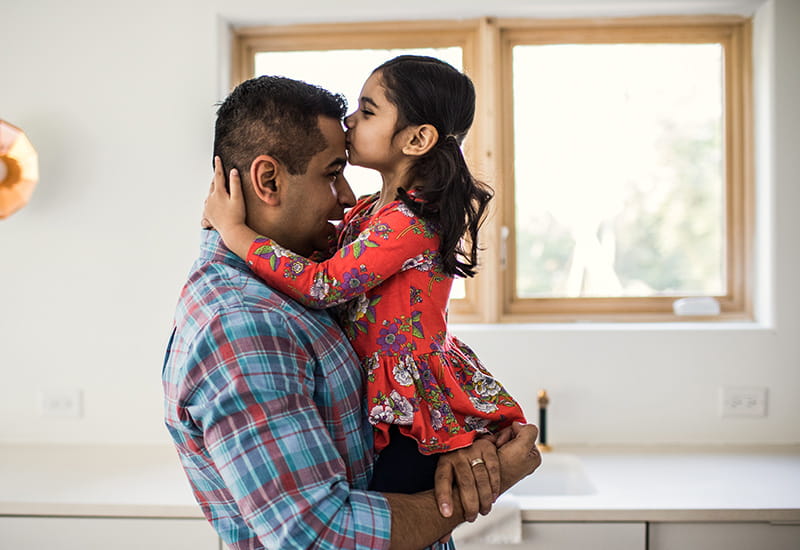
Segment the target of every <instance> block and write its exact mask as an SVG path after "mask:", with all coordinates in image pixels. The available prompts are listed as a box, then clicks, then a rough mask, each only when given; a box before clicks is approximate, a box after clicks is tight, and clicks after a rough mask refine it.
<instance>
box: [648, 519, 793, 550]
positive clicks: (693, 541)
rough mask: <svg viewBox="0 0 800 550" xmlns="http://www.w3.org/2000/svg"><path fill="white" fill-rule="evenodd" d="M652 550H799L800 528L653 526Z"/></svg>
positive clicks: (755, 525)
mask: <svg viewBox="0 0 800 550" xmlns="http://www.w3.org/2000/svg"><path fill="white" fill-rule="evenodd" d="M648 540H649V543H650V546H649V549H650V550H752V549H753V548H758V550H797V549H798V548H800V525H780V524H769V523H651V524H650V532H649V536H648Z"/></svg>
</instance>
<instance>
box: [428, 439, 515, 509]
mask: <svg viewBox="0 0 800 550" xmlns="http://www.w3.org/2000/svg"><path fill="white" fill-rule="evenodd" d="M454 478H455V479H454ZM434 480H435V481H434V485H435V486H434V491H435V493H436V501H437V502H438V503H439V511H440V512H441V514H442V516H444V517H450V516H451V515H452V512H453V510H452V491H453V485H454V483H455V484H456V485H457V487H458V491H459V495H460V496H461V506H462V507H463V508H464V518H465V519H466V520H467V521H475V519H477V517H478V512H479V511H480V513H481V514H482V515H486V514H488V513H489V512H490V511H491V509H492V504H494V501H495V500H497V497H498V496H499V494H500V462H499V460H498V458H497V448H496V447H495V445H494V443H493V442H492V441H490V440H489V439H476V440H475V442H474V443H473V444H472V445H471V446H470V447H467V448H465V449H459V450H457V451H453V452H450V453H445V454H443V455H442V456H441V457H440V458H439V464H438V466H437V467H436V474H435V477H434Z"/></svg>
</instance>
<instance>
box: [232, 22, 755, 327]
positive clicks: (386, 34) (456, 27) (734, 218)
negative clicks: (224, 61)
mask: <svg viewBox="0 0 800 550" xmlns="http://www.w3.org/2000/svg"><path fill="white" fill-rule="evenodd" d="M620 42H629V43H709V42H712V43H719V44H721V46H722V48H723V52H724V61H723V63H724V68H723V74H724V78H725V82H724V89H725V111H724V113H725V114H724V116H725V121H724V130H723V131H724V147H725V202H726V204H725V215H726V222H727V223H726V227H725V235H726V259H727V265H726V277H727V281H726V283H727V285H726V286H727V293H726V294H725V295H724V296H716V298H717V299H718V300H719V302H720V306H721V310H722V313H721V314H720V315H717V316H714V317H709V318H697V317H679V316H676V315H674V313H673V311H672V303H673V301H674V300H676V299H677V298H680V296H672V297H647V298H636V297H621V298H525V299H523V298H519V297H517V296H516V295H515V290H514V289H515V281H514V278H515V274H516V269H515V258H514V250H515V241H514V231H513V228H514V227H515V224H514V211H515V209H514V169H513V166H514V163H513V151H514V144H513V112H512V110H513V97H512V85H511V82H512V80H511V76H512V74H511V72H512V59H511V57H512V55H511V52H512V48H513V46H515V45H518V44H560V43H573V44H575V43H595V44H600V43H620ZM452 46H457V47H460V48H462V51H463V62H464V71H465V72H466V73H467V74H469V75H470V77H471V78H472V80H473V82H474V83H475V88H476V92H477V105H476V116H475V124H474V126H473V131H472V132H471V133H470V136H469V138H468V140H467V143H466V147H465V154H466V157H467V160H468V162H469V163H470V166H471V167H472V168H473V171H474V172H475V174H476V176H477V177H479V178H480V179H483V180H485V181H488V182H489V183H490V184H491V185H492V186H493V187H494V190H495V200H494V201H492V202H493V205H492V207H491V210H490V215H489V218H488V220H487V222H486V224H485V225H484V228H483V230H482V233H481V248H482V249H483V252H482V255H481V264H482V268H481V271H480V273H479V275H478V276H477V277H475V278H474V279H470V280H468V281H467V285H466V298H464V299H459V300H451V304H450V320H451V321H453V322H462V323H474V322H483V323H497V322H501V323H507V322H517V323H518V322H526V323H528V322H572V321H581V320H589V321H609V322H652V321H661V322H663V321H687V320H688V321H697V320H704V321H705V320H713V321H724V320H744V319H752V286H753V266H752V257H753V254H752V243H753V231H754V219H753V215H754V195H755V193H754V176H753V143H752V139H753V137H752V136H753V128H752V91H751V86H752V67H751V63H752V61H751V50H750V48H751V23H750V20H749V19H746V18H743V17H738V16H686V17H674V16H670V17H636V18H624V19H619V18H613V19H607V18H603V19H570V20H543V19H491V18H482V19H475V20H465V21H393V22H378V23H375V22H371V23H344V24H342V23H337V24H314V25H287V26H262V27H249V28H239V29H234V32H233V44H232V57H233V59H232V64H231V82H232V84H234V85H235V84H237V83H239V82H241V81H242V80H245V79H247V78H249V77H250V76H251V75H253V74H254V70H255V68H254V67H255V54H256V53H257V52H259V51H302V50H327V49H349V48H354V49H360V48H381V49H383V48H418V47H452ZM504 228H509V230H505V229H504ZM504 232H505V233H506V235H504Z"/></svg>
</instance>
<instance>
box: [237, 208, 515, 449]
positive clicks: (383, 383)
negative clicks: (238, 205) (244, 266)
mask: <svg viewBox="0 0 800 550" xmlns="http://www.w3.org/2000/svg"><path fill="white" fill-rule="evenodd" d="M376 199H377V195H375V196H372V197H367V198H365V199H362V200H360V201H359V202H358V204H356V206H355V207H354V208H352V209H351V210H350V211H349V212H348V213H347V216H346V217H345V220H344V222H343V227H344V229H343V231H342V233H341V235H340V236H339V246H340V247H341V248H340V249H339V250H338V252H336V253H335V254H334V256H333V257H332V258H330V259H328V260H325V261H322V262H313V261H311V260H308V259H306V258H304V257H302V256H299V255H297V254H294V253H293V252H290V251H289V250H286V249H284V248H282V247H280V246H278V245H277V244H276V243H275V242H273V241H271V240H270V239H267V238H264V237H259V238H258V239H256V240H255V241H254V242H253V244H252V245H251V247H250V251H249V253H248V255H247V261H248V264H249V265H250V267H251V269H252V270H253V271H254V272H255V273H256V274H257V275H258V276H259V277H260V278H262V279H264V280H265V281H266V282H267V283H268V284H269V285H270V286H272V287H274V288H277V289H279V290H282V291H284V292H286V293H287V294H289V295H291V296H293V297H295V298H296V299H297V300H298V301H300V302H301V303H303V304H304V305H306V306H308V307H312V308H328V307H332V306H335V305H340V304H343V305H342V306H341V307H340V308H339V311H338V313H339V317H340V322H341V324H342V326H343V328H344V331H345V334H347V337H348V338H349V339H350V341H351V343H352V345H353V348H354V349H355V351H356V353H357V354H358V355H359V357H360V358H361V360H362V364H363V367H364V369H365V371H366V373H367V400H368V406H369V408H370V415H369V418H370V422H371V423H372V424H373V425H374V426H375V429H376V432H375V449H376V450H377V451H379V452H380V451H381V450H382V449H383V448H384V447H385V446H386V445H387V444H388V442H389V425H390V424H397V425H398V428H399V429H400V431H401V432H402V433H404V434H406V435H409V436H411V437H413V438H414V439H415V440H416V441H417V442H418V444H419V450H420V452H422V453H424V454H432V453H437V452H444V451H450V450H454V449H458V448H461V447H466V446H469V445H470V444H471V443H472V441H473V440H474V439H475V436H476V434H478V433H485V432H487V431H495V430H497V429H500V428H502V427H505V426H507V425H508V424H510V423H511V422H512V421H519V422H524V421H525V419H524V416H523V413H522V409H521V408H520V406H519V405H518V404H517V402H516V401H515V400H514V399H513V398H512V397H511V396H510V395H509V394H508V392H506V390H505V389H504V388H503V387H502V386H501V385H500V383H499V382H498V381H497V380H495V379H494V378H493V377H492V375H491V374H489V372H488V371H487V370H486V369H485V368H484V367H483V365H482V364H481V363H480V361H479V360H478V358H477V357H476V355H475V354H474V353H473V351H472V350H471V349H470V348H469V347H467V345H466V344H464V343H463V342H461V341H459V340H458V339H457V338H455V337H454V336H452V335H450V334H449V333H448V332H447V311H446V308H447V302H448V298H449V295H450V288H451V286H452V283H453V278H452V277H450V276H448V275H446V274H445V273H444V272H443V271H442V262H441V258H440V255H439V237H438V235H437V234H436V232H435V231H434V227H433V226H432V224H431V223H429V222H428V221H426V220H424V219H422V218H419V217H417V216H416V215H415V214H413V213H412V212H411V210H410V209H409V208H408V207H407V206H406V205H405V204H403V203H402V202H400V201H395V202H392V203H390V204H388V205H387V206H385V207H383V208H381V209H380V210H379V211H378V212H376V213H375V214H374V215H372V214H370V208H371V207H372V205H373V204H374V202H375V201H376Z"/></svg>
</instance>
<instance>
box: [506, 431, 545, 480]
mask: <svg viewBox="0 0 800 550" xmlns="http://www.w3.org/2000/svg"><path fill="white" fill-rule="evenodd" d="M510 431H511V433H510V437H511V439H510V440H509V441H508V442H507V443H505V444H504V445H503V446H502V447H500V448H498V449H497V456H498V458H499V459H500V492H501V493H504V492H506V491H507V490H508V489H510V488H511V486H512V485H514V484H515V483H517V482H518V481H520V480H521V479H522V478H524V477H526V476H529V475H530V474H532V473H533V472H534V471H535V470H536V468H538V467H539V465H540V464H541V463H542V455H541V454H540V453H539V449H538V448H537V447H536V438H537V437H539V428H537V427H536V426H535V425H533V424H520V423H518V422H514V423H512V424H511V426H510Z"/></svg>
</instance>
